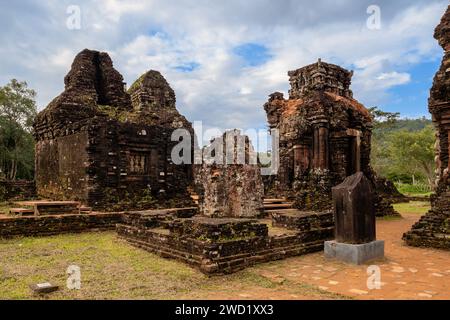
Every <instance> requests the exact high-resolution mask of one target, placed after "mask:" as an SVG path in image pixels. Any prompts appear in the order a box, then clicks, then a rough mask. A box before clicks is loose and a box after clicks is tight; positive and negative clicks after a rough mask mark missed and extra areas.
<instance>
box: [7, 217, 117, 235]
mask: <svg viewBox="0 0 450 320" xmlns="http://www.w3.org/2000/svg"><path fill="white" fill-rule="evenodd" d="M121 222H122V214H121V213H91V214H68V215H52V216H30V217H6V218H1V219H0V238H10V237H17V236H25V237H30V236H48V235H55V234H62V233H79V232H85V231H105V230H114V228H115V226H116V224H117V223H121Z"/></svg>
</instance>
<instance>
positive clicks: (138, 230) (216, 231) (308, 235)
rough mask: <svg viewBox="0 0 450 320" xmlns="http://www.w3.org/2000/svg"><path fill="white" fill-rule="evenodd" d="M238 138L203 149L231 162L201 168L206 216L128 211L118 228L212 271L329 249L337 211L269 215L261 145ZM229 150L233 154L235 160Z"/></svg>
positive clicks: (137, 242) (132, 239)
mask: <svg viewBox="0 0 450 320" xmlns="http://www.w3.org/2000/svg"><path fill="white" fill-rule="evenodd" d="M228 133H229V132H228ZM233 133H234V135H232V137H233V138H232V139H226V138H225V136H226V134H225V135H224V136H223V137H218V138H216V139H215V140H213V141H212V143H211V145H209V146H206V147H205V148H204V150H203V155H204V156H205V154H206V155H208V154H214V155H212V157H214V158H215V159H216V160H217V158H216V156H217V154H218V153H220V154H222V153H223V155H224V158H226V160H224V161H219V162H215V163H214V162H209V161H204V162H203V164H202V165H201V168H200V169H199V171H198V176H197V179H196V180H197V184H199V185H200V186H199V187H198V189H199V190H200V191H199V195H200V198H199V200H200V214H196V213H197V209H196V208H185V209H173V210H159V211H158V210H157V211H154V210H153V211H139V212H128V213H125V214H124V219H123V223H121V224H118V225H117V232H118V235H119V237H121V238H122V239H124V240H126V241H128V242H129V243H130V244H132V245H134V246H137V247H139V248H142V249H145V250H148V251H150V252H153V253H157V254H159V255H161V256H163V257H168V258H173V259H178V260H181V261H183V262H185V263H188V264H190V265H192V266H195V267H198V268H199V269H200V270H201V271H202V272H204V273H206V274H221V273H231V272H235V271H238V270H241V269H243V268H245V267H248V266H251V265H253V264H256V263H261V262H267V261H272V260H278V259H283V258H287V257H291V256H295V255H301V254H306V253H310V252H315V251H320V250H322V249H323V244H324V240H328V239H332V238H333V230H334V224H333V214H332V212H331V211H326V212H322V213H317V212H299V211H298V210H282V212H279V211H276V210H275V211H274V212H271V213H270V214H269V212H264V211H263V210H262V206H263V201H262V197H263V190H264V187H263V182H262V178H261V171H260V167H259V165H258V164H257V163H252V162H251V161H250V158H251V154H252V153H253V148H252V147H251V143H250V141H249V139H248V138H247V137H246V136H242V135H240V132H239V131H233ZM241 138H242V139H241ZM238 140H241V141H244V144H242V145H240V144H238V143H237V141H238ZM222 145H223V148H222ZM205 150H206V152H205ZM226 150H232V152H231V153H229V154H231V156H230V157H229V158H228V156H227V152H226ZM237 150H241V151H242V150H244V151H243V152H242V153H240V154H243V155H244V156H243V158H244V159H245V162H244V163H243V162H241V161H238V160H237V159H238V156H236V154H237ZM222 159H223V158H222ZM230 159H231V161H229V160H230ZM203 160H205V158H204V159H203ZM207 160H209V159H207ZM225 161H226V163H227V165H226V164H225Z"/></svg>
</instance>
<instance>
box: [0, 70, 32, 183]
mask: <svg viewBox="0 0 450 320" xmlns="http://www.w3.org/2000/svg"><path fill="white" fill-rule="evenodd" d="M35 97H36V92H35V91H34V90H32V89H29V88H28V85H27V83H26V82H19V81H17V80H15V79H12V80H11V81H10V82H9V83H8V84H7V85H5V86H3V87H0V177H1V176H3V178H6V179H8V180H15V179H16V178H24V179H31V178H32V177H33V170H34V140H33V136H32V134H31V132H32V124H33V121H34V118H35V117H36V114H37V110H36V102H35Z"/></svg>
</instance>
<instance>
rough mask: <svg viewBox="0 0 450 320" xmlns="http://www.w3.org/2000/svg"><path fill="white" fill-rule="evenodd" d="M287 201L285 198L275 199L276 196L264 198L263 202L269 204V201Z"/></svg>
mask: <svg viewBox="0 0 450 320" xmlns="http://www.w3.org/2000/svg"><path fill="white" fill-rule="evenodd" d="M283 202H287V200H286V199H277V198H265V199H264V203H267V204H270V203H283Z"/></svg>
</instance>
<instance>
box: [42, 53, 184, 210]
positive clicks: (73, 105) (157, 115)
mask: <svg viewBox="0 0 450 320" xmlns="http://www.w3.org/2000/svg"><path fill="white" fill-rule="evenodd" d="M64 82H65V90H64V92H63V93H62V94H61V95H59V96H58V97H56V98H55V99H54V100H53V101H52V102H51V103H50V104H49V105H48V106H47V108H46V109H45V110H43V111H42V112H40V113H39V115H38V116H37V119H36V121H35V124H34V129H35V139H36V183H37V190H38V193H39V195H40V196H42V197H45V198H50V199H55V200H60V199H76V200H81V201H82V202H84V203H86V204H88V205H90V206H93V207H94V208H105V209H112V208H113V209H118V208H120V207H125V208H128V207H148V206H166V205H173V203H171V202H173V201H174V200H177V204H178V205H183V204H186V203H190V198H189V196H188V194H187V192H186V187H187V186H188V185H189V184H190V183H191V181H190V180H191V179H192V174H191V172H190V171H191V166H190V165H179V166H177V165H174V164H173V163H172V162H171V159H170V155H171V149H172V146H173V145H174V142H171V141H170V140H171V139H170V137H171V133H172V131H173V129H174V128H186V129H187V130H189V131H191V130H192V127H191V124H190V123H189V122H188V121H187V120H186V119H185V118H184V117H183V116H181V115H180V114H179V113H178V111H177V110H176V108H175V93H174V92H173V90H172V89H171V88H170V86H169V85H168V83H167V81H166V80H165V79H164V78H163V77H162V75H161V74H159V72H156V71H150V72H148V73H146V74H144V75H143V76H142V77H140V78H139V79H138V81H136V83H135V84H133V85H132V86H131V88H130V90H129V92H127V91H126V89H125V83H124V82H123V77H122V75H120V73H119V72H118V71H117V70H115V69H114V67H113V64H112V61H111V59H110V57H109V56H108V54H107V53H104V52H98V51H91V50H87V49H85V50H83V51H82V52H80V53H79V54H78V55H77V56H76V57H75V60H74V62H73V64H72V68H71V70H70V72H69V73H68V74H67V75H66V77H65V79H64Z"/></svg>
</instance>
